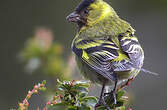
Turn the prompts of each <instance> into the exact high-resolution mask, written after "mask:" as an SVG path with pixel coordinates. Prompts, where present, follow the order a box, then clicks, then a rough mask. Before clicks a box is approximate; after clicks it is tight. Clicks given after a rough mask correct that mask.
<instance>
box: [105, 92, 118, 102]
mask: <svg viewBox="0 0 167 110" xmlns="http://www.w3.org/2000/svg"><path fill="white" fill-rule="evenodd" d="M104 96H105V97H109V98H110V99H111V98H112V99H113V102H111V104H114V105H116V104H117V99H116V91H111V92H109V93H104Z"/></svg>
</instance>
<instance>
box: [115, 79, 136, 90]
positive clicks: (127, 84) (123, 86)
mask: <svg viewBox="0 0 167 110" xmlns="http://www.w3.org/2000/svg"><path fill="white" fill-rule="evenodd" d="M133 80H134V78H130V79H128V81H127V82H126V83H125V84H123V85H121V86H120V87H119V88H118V89H117V91H119V90H120V89H123V88H125V87H126V86H129V84H130V82H131V81H133Z"/></svg>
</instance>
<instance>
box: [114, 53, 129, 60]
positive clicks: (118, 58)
mask: <svg viewBox="0 0 167 110" xmlns="http://www.w3.org/2000/svg"><path fill="white" fill-rule="evenodd" d="M118 54H119V56H118V57H117V58H115V59H114V60H113V61H121V60H124V59H126V58H128V56H127V55H126V54H124V53H122V52H121V51H118Z"/></svg>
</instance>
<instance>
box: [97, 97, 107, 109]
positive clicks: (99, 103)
mask: <svg viewBox="0 0 167 110" xmlns="http://www.w3.org/2000/svg"><path fill="white" fill-rule="evenodd" d="M99 106H105V107H106V109H107V110H110V107H109V106H108V105H107V104H106V102H105V100H104V97H102V98H101V99H99V101H98V102H97V104H96V105H95V110H97V108H98V107H99Z"/></svg>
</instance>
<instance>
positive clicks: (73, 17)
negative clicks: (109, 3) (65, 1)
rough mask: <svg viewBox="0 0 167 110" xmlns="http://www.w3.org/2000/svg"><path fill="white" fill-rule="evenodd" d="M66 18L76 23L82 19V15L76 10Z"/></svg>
mask: <svg viewBox="0 0 167 110" xmlns="http://www.w3.org/2000/svg"><path fill="white" fill-rule="evenodd" d="M66 20H67V21H69V22H75V23H77V22H79V21H81V19H80V15H79V14H77V13H76V12H73V13H71V14H70V15H68V16H67V17H66Z"/></svg>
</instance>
